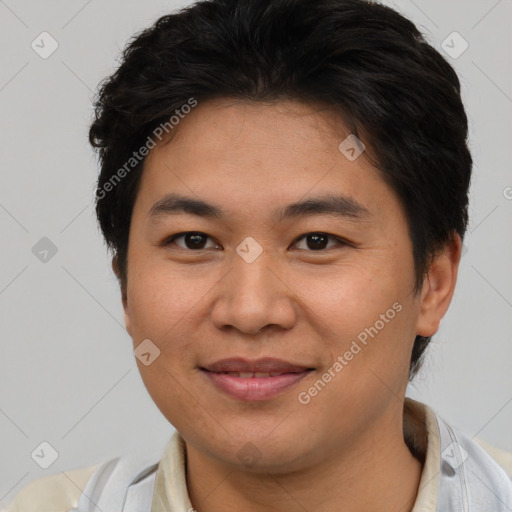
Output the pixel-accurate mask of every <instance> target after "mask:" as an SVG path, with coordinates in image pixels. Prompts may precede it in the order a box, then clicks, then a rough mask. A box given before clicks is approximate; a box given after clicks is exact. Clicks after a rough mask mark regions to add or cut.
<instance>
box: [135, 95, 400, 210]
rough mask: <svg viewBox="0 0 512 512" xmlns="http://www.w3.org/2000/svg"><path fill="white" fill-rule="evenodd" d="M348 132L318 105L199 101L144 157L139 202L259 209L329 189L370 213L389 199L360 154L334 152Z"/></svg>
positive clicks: (336, 117)
mask: <svg viewBox="0 0 512 512" xmlns="http://www.w3.org/2000/svg"><path fill="white" fill-rule="evenodd" d="M349 135H351V134H350V131H349V130H348V129H347V127H346V125H345V124H344V123H343V121H342V118H341V117H340V115H339V114H337V113H336V112H334V111H333V110H332V109H330V108H328V107H326V106H322V105H311V104H304V103H301V102H297V101H291V100H287V101H279V102H275V103H258V102H246V101H240V100H233V99H216V100H210V101H207V102H204V103H199V104H198V105H197V106H196V107H195V108H194V109H193V110H192V111H191V112H190V113H189V114H187V115H186V116H184V117H183V118H182V119H181V120H180V122H179V124H178V125H177V126H175V127H174V128H173V131H171V133H170V136H169V137H168V138H167V139H164V140H163V141H162V142H161V143H159V144H157V146H156V147H155V148H154V149H153V150H151V152H150V153H149V155H148V156H147V157H146V161H145V163H144V171H143V175H142V182H141V187H140V188H139V195H140V196H142V197H141V198H140V199H141V201H142V202H143V203H144V207H145V210H146V212H148V211H149V210H150V209H151V208H153V206H154V204H155V203H156V202H157V201H161V200H162V199H164V196H166V195H168V194H169V193H173V192H177V193H179V194H181V195H186V196H189V197H191V196H195V197H196V198H198V199H199V198H200V199H202V200H204V201H206V202H208V203H210V204H220V205H222V204H224V205H227V206H228V208H227V209H228V210H229V206H230V205H236V206H237V207H240V206H245V210H246V211H249V209H250V211H251V212H252V213H256V212H258V211H259V210H260V209H261V210H262V212H261V213H263V212H269V205H272V206H277V205H283V206H284V205H288V204H291V203H296V202H297V201H298V200H299V199H303V200H304V199H307V197H308V196H318V195H321V196H325V195H326V194H328V193H335V192H336V193H339V194H342V195H344V196H346V197H351V198H353V199H355V200H357V202H358V203H359V204H361V205H362V206H363V207H364V208H366V209H367V210H368V211H369V212H373V213H374V214H378V212H379V210H380V209H382V208H383V207H384V206H385V202H386V200H391V201H393V200H395V201H396V198H394V197H393V196H394V195H393V193H392V191H390V190H389V188H388V186H387V185H386V183H385V182H384V181H383V179H382V178H381V176H380V175H379V174H378V172H377V171H376V169H375V168H374V167H373V166H372V165H371V164H370V162H369V161H368V160H367V158H366V157H365V154H364V152H363V153H362V154H361V155H360V156H359V157H358V158H356V159H355V160H351V159H349V158H347V156H346V154H344V153H343V152H342V151H340V149H339V147H340V143H343V141H345V140H346V139H347V137H348V136H349ZM273 211H274V208H273ZM242 213H243V212H242Z"/></svg>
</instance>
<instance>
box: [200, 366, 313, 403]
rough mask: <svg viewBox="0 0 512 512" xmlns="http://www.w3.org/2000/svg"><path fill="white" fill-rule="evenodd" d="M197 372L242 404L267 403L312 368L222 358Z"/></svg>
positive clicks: (303, 376)
mask: <svg viewBox="0 0 512 512" xmlns="http://www.w3.org/2000/svg"><path fill="white" fill-rule="evenodd" d="M200 370H201V371H202V373H203V374H204V375H205V376H206V377H207V378H208V380H209V382H211V383H213V384H214V386H215V388H216V389H218V390H219V391H221V392H223V393H225V394H227V395H230V396H231V397H233V398H236V399H238V400H243V401H261V400H269V399H271V398H274V397H275V396H277V395H279V394H281V393H282V392H283V391H284V390H286V389H288V388H290V387H292V386H293V385H294V384H296V383H298V382H299V381H300V380H302V379H303V378H305V377H306V376H307V375H308V374H309V373H311V371H313V370H314V368H310V367H307V366H302V365H299V364H295V363H290V362H287V361H283V360H282V359H274V358H263V359H258V360H257V361H247V360H245V359H242V358H231V359H222V360H220V361H216V362H215V363H212V364H209V365H206V366H205V367H201V368H200Z"/></svg>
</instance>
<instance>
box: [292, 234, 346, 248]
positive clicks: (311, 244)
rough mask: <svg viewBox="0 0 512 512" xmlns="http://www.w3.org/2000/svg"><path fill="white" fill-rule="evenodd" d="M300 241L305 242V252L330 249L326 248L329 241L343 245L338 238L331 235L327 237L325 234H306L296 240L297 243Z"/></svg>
mask: <svg viewBox="0 0 512 512" xmlns="http://www.w3.org/2000/svg"><path fill="white" fill-rule="evenodd" d="M301 240H305V241H306V248H307V250H310V251H321V250H323V249H326V248H330V247H327V245H328V243H329V240H333V241H335V242H336V243H338V244H343V241H342V240H340V239H339V238H337V237H335V236H333V235H328V234H326V233H308V234H306V235H303V236H302V237H300V238H299V239H298V240H297V243H298V242H300V241H301ZM301 249H303V248H301Z"/></svg>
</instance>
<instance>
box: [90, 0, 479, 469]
mask: <svg viewBox="0 0 512 512" xmlns="http://www.w3.org/2000/svg"><path fill="white" fill-rule="evenodd" d="M466 139H467V118H466V115H465V112H464V108H463V105H462V102H461V98H460V84H459V80H458V78H457V76H456V74H455V72H454V70H453V69H452V67H451V66H450V65H449V64H448V63H447V62H446V61H445V60H444V58H443V57H442V56H441V55H440V54H439V53H438V52H437V51H436V50H435V49H433V48H432V47H431V46H430V45H429V44H428V43H427V42H426V41H425V39H424V38H423V36H422V35H421V34H420V33H419V32H418V30H417V29H416V27H415V26H414V25H413V24H412V23H411V22H410V21H409V20H407V19H405V18H404V17H402V16H401V15H400V14H398V13H397V12H395V11H394V10H392V9H390V8H388V7H385V6H383V5H380V4H378V3H374V2H367V1H364V0H338V1H333V0H319V1H316V2H310V1H307V0H280V1H275V0H273V1H271V2H270V1H268V2H266V1H260V2H253V1H248V0H247V1H244V0H242V1H234V0H214V1H203V2H198V3H196V4H194V5H192V6H190V7H187V8H185V9H183V10H182V11H180V12H179V13H176V14H171V15H168V16H164V17H162V18H160V19H159V20H158V21H157V22H156V23H155V24H154V25H153V26H152V27H150V28H148V29H147V30H145V31H143V32H141V33H140V34H138V35H137V36H136V37H134V38H133V40H132V41H131V42H130V43H129V45H128V46H127V47H126V49H125V50H124V52H123V56H122V60H121V65H120V67H119V68H118V69H117V70H116V72H115V73H114V74H113V75H112V76H110V77H108V78H107V79H106V80H105V81H104V82H103V83H102V85H101V87H100V91H99V95H98V98H97V102H96V118H95V120H94V122H93V124H92V126H91V129H90V141H91V144H92V145H93V146H94V147H95V148H97V149H98V150H99V156H100V163H101V174H100V177H99V180H98V186H97V197H96V199H97V215H98V219H99V223H100V227H101V230H102V232H103V235H104V237H105V240H106V242H107V244H108V246H109V248H110V249H111V250H112V258H113V260H112V263H113V269H114V271H115V273H116V275H117V277H118V279H119V283H120V288H121V292H122V300H123V306H124V310H125V321H126V325H127V330H128V332H129V333H130V335H131V337H132V339H133V344H134V346H135V347H137V346H139V344H140V343H141V342H142V341H143V340H145V339H149V340H151V343H152V344H153V345H154V346H156V347H158V349H159V350H160V355H159V356H158V358H157V359H155V360H154V362H153V363H152V364H150V365H148V366H146V365H143V364H141V363H139V368H140V370H141V374H142V377H143V379H144V382H145V384H146V386H147V388H148V391H149V393H150V394H151V396H152V398H153V399H154V400H155V403H156V404H157V406H158V407H159V408H160V410H161V411H162V412H163V414H164V415H165V416H166V417H167V418H168V419H169V421H171V423H173V425H174V426H176V428H177V429H178V430H179V431H180V432H182V433H183V434H184V437H186V438H187V437H188V439H189V440H190V441H191V442H192V443H195V444H196V445H197V446H201V447H202V448H203V449H204V450H206V451H213V450H214V448H213V446H214V445H216V444H215V443H222V444H221V445H222V446H225V447H226V446H227V445H228V444H229V443H230V442H231V446H232V448H233V449H232V452H231V454H232V455H233V454H235V453H238V452H237V447H238V448H240V445H239V444H237V442H235V441H233V439H235V438H237V435H234V433H238V437H239V439H241V440H245V441H247V439H248V438H249V437H250V439H252V440H253V441H254V444H255V445H256V446H261V447H264V448H265V449H268V451H267V453H276V454H278V455H279V457H277V459H276V460H281V461H283V464H285V463H290V464H292V461H293V460H295V458H300V457H301V456H304V455H305V453H302V454H296V453H295V452H294V451H293V450H294V448H296V447H295V446H294V444H293V443H291V444H289V445H286V444H283V442H282V441H283V438H282V437H280V434H279V432H280V431H281V432H285V433H286V437H289V436H292V438H293V436H294V435H296V436H301V437H302V438H303V439H304V438H305V444H304V446H305V448H303V450H306V451H307V450H310V453H316V454H317V455H316V456H320V455H318V454H319V453H320V452H319V451H318V446H319V444H317V441H318V439H320V440H322V443H323V444H322V446H323V448H322V449H323V450H326V451H328V450H330V449H333V447H334V445H333V444H329V443H328V442H327V443H326V442H325V440H326V439H333V434H334V432H333V430H337V429H340V428H341V429H344V431H345V432H346V433H347V438H350V437H351V436H355V435H356V434H355V433H356V432H359V433H361V432H364V431H365V428H363V425H368V424H372V423H375V422H376V420H377V419H378V418H383V417H384V415H385V412H386V411H387V410H389V409H390V408H394V407H396V404H395V405H392V404H393V403H394V402H396V396H400V395H401V394H403V393H405V387H406V384H407V381H408V380H410V379H412V378H413V377H414V375H415V374H416V372H417V371H418V369H419V367H420V364H421V361H422V357H423V354H424V351H425V348H426V347H427V345H428V342H429V341H430V339H431V336H432V335H433V334H434V333H435V332H436V331H437V329H438V327H439V322H440V320H441V318H442V317H443V315H444V314H445V313H446V311H447V309H448V306H449V303H450V301H451V298H452V294H453V288H454V286H455V280H456V275H457V267H458V262H459V259H460V249H461V244H462V240H463V238H464V233H465V230H466V225H467V222H468V214H467V207H468V189H469V184H470V176H471V164H472V160H471V156H470V153H469V150H468V148H467V144H466V142H467V140H466ZM171 194H174V196H172V197H170V195H171ZM178 196H186V198H185V199H186V200H183V199H184V198H183V197H178ZM328 196H329V197H328ZM171 199H172V201H171ZM326 200H327V201H326ZM205 203H207V204H205ZM297 203H302V204H301V205H299V204H297ZM334 210H336V211H337V213H333V211H334ZM340 212H341V213H340ZM190 232H193V233H191V234H190ZM185 233H189V234H188V235H186V234H185ZM180 234H181V235H182V236H179V235H180ZM327 235H329V236H327ZM248 237H249V238H248ZM246 254H250V255H251V256H250V257H246ZM365 333H366V335H365ZM350 354H352V355H350ZM240 355H242V356H243V357H245V358H249V359H257V358H259V357H263V356H265V357H267V356H269V357H277V358H281V359H286V360H288V361H291V362H294V363H297V364H301V365H305V366H308V368H313V370H311V371H309V372H308V373H307V375H306V376H305V377H304V378H303V380H302V384H301V382H299V383H298V384H296V385H294V387H293V388H289V389H290V390H292V389H293V391H287V390H285V391H284V392H283V393H281V394H280V395H279V396H276V397H274V398H272V399H269V400H258V401H244V400H238V399H234V398H233V397H231V396H227V395H225V394H223V393H222V392H220V391H219V390H218V389H217V388H216V387H215V386H212V385H211V382H210V381H209V380H208V377H206V376H205V374H204V367H205V366H208V365H211V364H212V363H213V362H214V361H216V360H218V359H222V358H226V357H233V356H240ZM339 356H341V358H342V359H343V363H342V362H341V360H340V359H339ZM344 356H346V357H344ZM336 361H338V363H339V364H340V365H341V368H340V366H339V365H337V366H336V365H335V363H336ZM201 368H203V369H201ZM326 374H328V375H330V378H329V377H325V375H326ZM322 379H323V382H324V385H323V386H321V385H320V384H318V381H319V380H322ZM315 382H316V383H317V384H316V385H315ZM313 388H315V389H316V390H317V391H316V392H315V391H314V390H313ZM301 392H302V395H300V393H301ZM301 397H302V398H301ZM354 397H356V398H357V399H358V400H357V403H358V404H360V405H358V406H354V405H353V403H354ZM292 398H293V400H291V399H292ZM292 401H293V403H292ZM349 405H350V406H349ZM208 407H211V408H212V410H211V411H209V410H207V409H208ZM288 409H289V414H291V415H292V417H293V418H294V421H293V422H291V423H290V424H286V423H285V424H283V425H282V427H281V429H280V430H279V429H278V431H277V432H275V434H273V435H272V436H269V435H268V433H269V432H270V431H272V426H273V427H274V428H275V427H276V425H277V423H278V421H277V420H278V419H281V420H282V419H283V418H284V417H285V416H286V414H285V413H286V410H288ZM349 410H350V411H351V412H347V411H349ZM277 411H280V412H279V414H277ZM292 413H293V414H292ZM216 415H218V417H217V418H216ZM219 417H221V418H222V422H219ZM256 418H257V419H258V420H259V421H258V422H256V423H255V419H256ZM221 423H222V424H221ZM333 426H334V428H333ZM287 429H288V430H287ZM249 432H250V435H249ZM310 432H315V433H317V434H318V433H319V434H318V439H316V440H315V439H314V436H313V435H311V434H309V433H310ZM306 433H308V434H306ZM358 435H360V434H358ZM361 435H362V434H361ZM283 436H284V434H283ZM263 438H265V439H266V441H264V440H263ZM229 439H231V440H232V441H229ZM332 443H335V441H334V440H333V441H332ZM226 450H227V448H226ZM227 451H229V450H227ZM226 457H227V458H226V460H228V459H229V455H226ZM290 467H291V466H290Z"/></svg>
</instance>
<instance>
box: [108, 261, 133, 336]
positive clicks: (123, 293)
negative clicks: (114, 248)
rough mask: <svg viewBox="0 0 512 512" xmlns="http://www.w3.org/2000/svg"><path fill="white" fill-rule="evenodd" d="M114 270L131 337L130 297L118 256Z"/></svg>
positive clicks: (125, 321)
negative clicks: (120, 269) (122, 276)
mask: <svg viewBox="0 0 512 512" xmlns="http://www.w3.org/2000/svg"><path fill="white" fill-rule="evenodd" d="M112 270H113V271H114V274H115V275H116V277H117V280H118V281H119V286H120V288H121V300H122V303H123V310H124V325H125V327H126V330H127V332H128V334H130V335H131V323H130V312H129V309H128V295H127V291H126V282H123V280H122V279H121V273H120V272H119V260H118V256H117V254H116V255H115V256H114V257H113V258H112Z"/></svg>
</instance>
